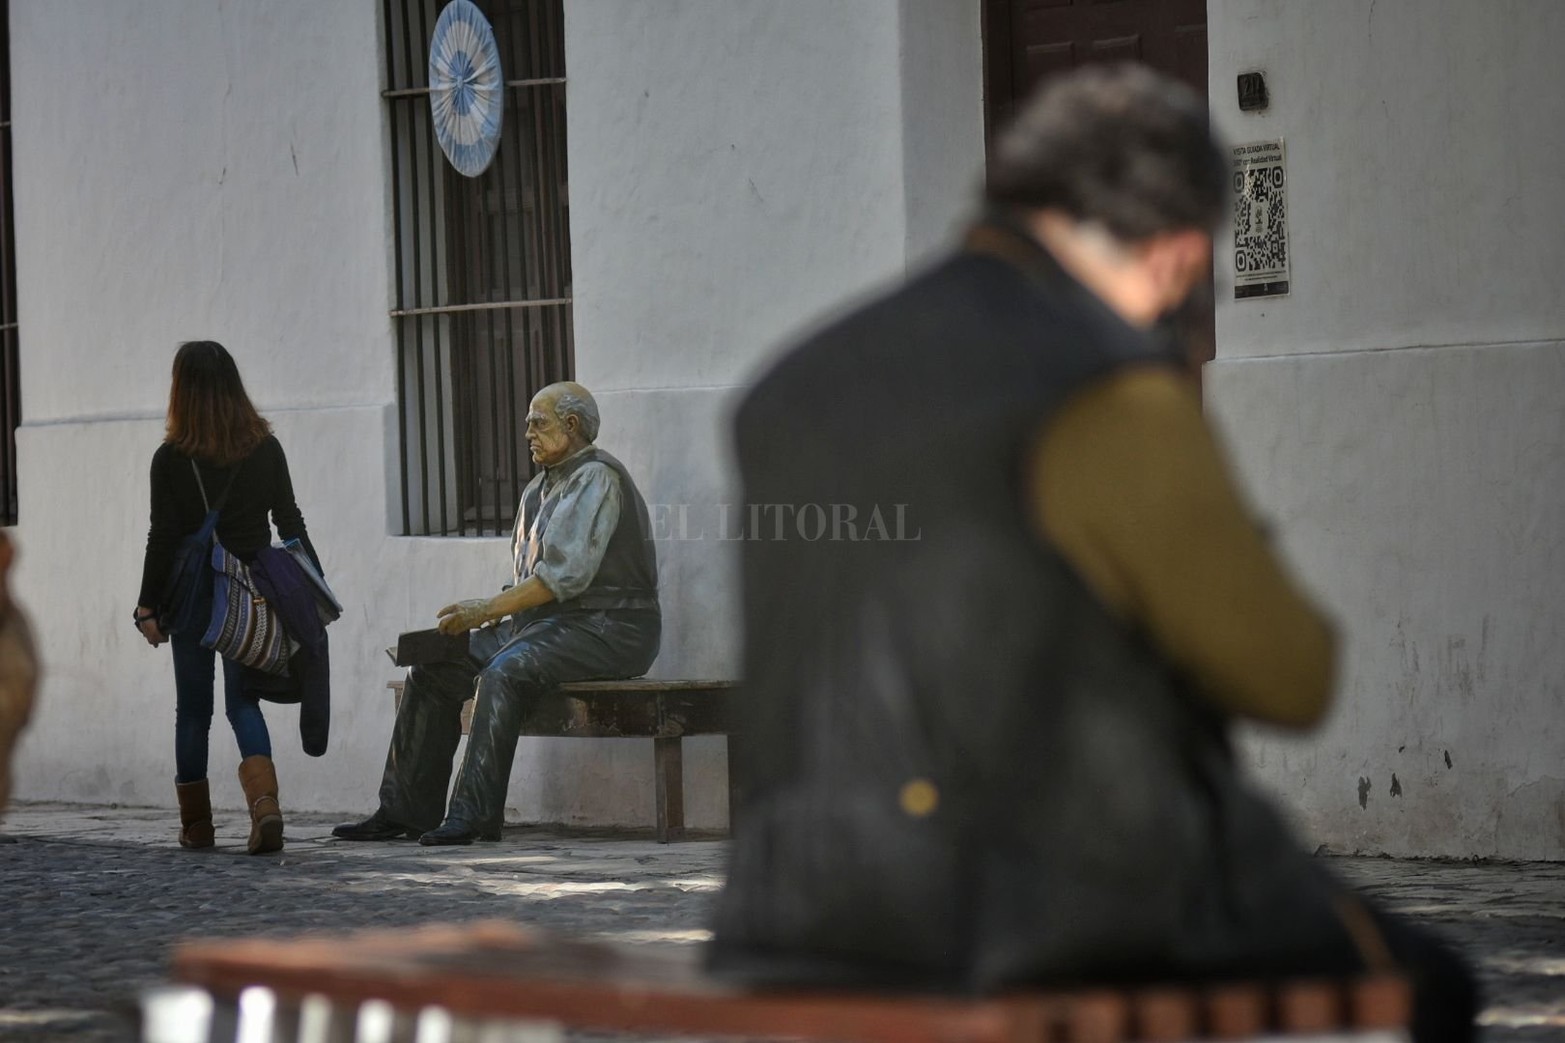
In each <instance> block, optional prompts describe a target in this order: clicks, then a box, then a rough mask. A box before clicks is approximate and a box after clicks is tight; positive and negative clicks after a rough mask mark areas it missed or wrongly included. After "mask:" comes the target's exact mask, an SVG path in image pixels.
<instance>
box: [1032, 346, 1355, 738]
mask: <svg viewBox="0 0 1565 1043" xmlns="http://www.w3.org/2000/svg"><path fill="white" fill-rule="evenodd" d="M1026 466H1027V474H1026V484H1027V499H1028V508H1029V511H1030V513H1031V515H1032V521H1033V523H1034V526H1035V528H1036V529H1037V531H1039V532H1040V534H1041V535H1042V536H1043V537H1044V538H1045V539H1046V540H1047V541H1048V542H1049V543H1050V544H1051V545H1053V546H1054V547H1055V548H1056V549H1057V550H1058V551H1059V552H1060V553H1061V554H1062V555H1063V556H1064V557H1065V559H1066V560H1067V561H1068V562H1070V564H1071V565H1073V566H1074V567H1075V568H1076V570H1077V571H1078V573H1079V574H1080V575H1081V577H1082V578H1083V580H1084V581H1085V582H1086V583H1087V585H1088V586H1089V587H1090V588H1091V589H1092V590H1093V591H1094V592H1095V593H1096V594H1097V595H1098V596H1099V597H1100V598H1101V599H1102V600H1103V601H1104V603H1105V604H1107V605H1108V607H1109V608H1110V609H1111V610H1112V611H1114V612H1116V613H1117V614H1119V615H1121V616H1122V617H1124V618H1127V619H1129V620H1130V621H1132V622H1133V623H1134V624H1135V625H1137V626H1139V627H1141V628H1142V629H1143V630H1144V631H1145V632H1147V633H1148V634H1149V635H1150V637H1151V639H1152V641H1153V642H1154V643H1155V645H1156V646H1157V647H1158V648H1160V649H1161V650H1162V651H1163V653H1164V654H1165V655H1166V656H1168V658H1169V659H1170V660H1171V661H1172V662H1173V663H1174V664H1175V665H1176V666H1178V667H1179V668H1180V669H1181V670H1182V671H1183V672H1184V673H1185V674H1186V675H1187V676H1188V677H1190V678H1191V679H1192V680H1193V681H1194V683H1195V685H1196V687H1197V688H1198V689H1199V691H1200V692H1201V693H1202V694H1204V695H1205V696H1206V697H1207V698H1209V699H1211V700H1212V701H1213V702H1214V703H1215V704H1216V705H1217V706H1219V707H1221V708H1222V709H1224V710H1226V711H1228V712H1230V713H1233V714H1237V715H1241V716H1245V717H1250V718H1255V719H1258V720H1261V721H1267V722H1271V723H1273V724H1278V725H1284V726H1289V727H1306V726H1309V725H1312V724H1314V723H1315V722H1317V721H1318V720H1319V719H1320V718H1321V716H1322V715H1323V714H1324V713H1325V711H1326V709H1327V707H1328V705H1329V703H1330V699H1331V688H1332V683H1333V676H1334V658H1335V652H1334V644H1335V642H1334V636H1333V633H1332V629H1331V627H1330V625H1329V624H1328V622H1327V620H1326V618H1325V617H1324V616H1323V615H1322V614H1321V613H1320V611H1319V610H1317V609H1316V608H1315V607H1314V605H1312V604H1311V603H1310V601H1309V599H1308V598H1307V597H1306V596H1305V595H1304V593H1303V592H1302V591H1301V590H1300V589H1299V588H1298V587H1297V586H1296V585H1295V583H1294V581H1293V579H1292V578H1291V576H1290V575H1289V574H1288V572H1287V570H1286V568H1285V567H1284V565H1283V563H1282V562H1281V561H1280V560H1279V558H1278V557H1277V555H1276V554H1275V553H1274V552H1273V550H1272V548H1271V547H1270V546H1269V545H1268V543H1267V541H1266V540H1265V539H1264V537H1263V535H1262V533H1261V530H1260V528H1259V527H1258V526H1257V525H1256V523H1255V522H1254V521H1253V520H1252V518H1251V517H1250V515H1249V512H1248V511H1247V509H1246V508H1245V506H1244V504H1243V503H1242V501H1241V499H1240V496H1239V493H1238V490H1237V489H1236V487H1235V484H1234V481H1233V479H1232V477H1231V476H1230V472H1229V469H1228V466H1227V464H1226V462H1225V460H1224V459H1223V457H1222V453H1221V451H1220V449H1219V448H1218V445H1217V442H1216V439H1215V438H1214V436H1213V432H1212V430H1211V428H1210V427H1209V426H1208V424H1207V422H1206V418H1205V417H1204V416H1203V415H1202V413H1201V407H1200V402H1199V399H1198V397H1197V395H1196V392H1195V389H1194V387H1193V386H1192V385H1191V384H1190V382H1189V381H1188V380H1187V379H1186V378H1184V377H1183V376H1181V375H1179V374H1177V373H1175V372H1174V371H1172V370H1168V369H1164V368H1161V367H1141V368H1136V369H1131V370H1126V371H1121V372H1119V373H1117V374H1114V375H1112V376H1110V377H1107V378H1105V379H1103V380H1101V381H1098V382H1097V383H1095V384H1093V385H1091V386H1089V387H1088V388H1087V389H1085V390H1084V391H1081V392H1079V393H1077V394H1076V395H1075V396H1074V397H1072V398H1071V399H1070V400H1069V401H1068V402H1067V403H1066V404H1065V405H1064V407H1063V408H1062V409H1061V410H1060V411H1059V412H1058V413H1056V414H1055V415H1054V416H1053V417H1052V418H1051V420H1050V421H1049V422H1048V423H1047V424H1046V425H1045V426H1044V428H1043V429H1042V430H1041V431H1040V432H1039V433H1038V435H1037V437H1036V439H1035V441H1034V444H1033V446H1032V451H1031V452H1030V453H1029V455H1028V459H1027V465H1026Z"/></svg>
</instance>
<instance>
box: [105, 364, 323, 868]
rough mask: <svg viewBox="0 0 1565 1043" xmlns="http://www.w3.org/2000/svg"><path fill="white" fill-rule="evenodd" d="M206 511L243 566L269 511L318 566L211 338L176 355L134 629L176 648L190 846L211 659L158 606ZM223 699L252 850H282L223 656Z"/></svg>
mask: <svg viewBox="0 0 1565 1043" xmlns="http://www.w3.org/2000/svg"><path fill="white" fill-rule="evenodd" d="M209 509H219V515H218V522H217V538H218V541H219V542H220V543H222V545H223V546H224V547H225V548H227V549H228V550H229V551H230V552H231V553H233V554H234V555H236V556H238V557H239V558H240V559H242V560H245V561H247V562H248V561H250V560H252V559H253V558H254V557H255V554H256V552H257V551H259V550H261V549H262V548H263V547H266V546H269V545H270V543H271V539H272V534H271V529H270V527H269V526H268V525H267V514H268V512H270V514H271V520H272V522H273V523H274V524H275V525H276V526H277V533H278V535H279V536H281V537H282V538H284V539H290V538H297V539H298V540H299V541H300V542H301V543H302V544H303V545H304V547H305V550H306V551H307V552H308V553H309V555H310V558H311V559H312V560H313V561H315V562H316V564H317V567H318V566H319V562H320V558H319V557H318V556H317V555H316V553H315V548H314V547H313V546H311V544H310V537H309V535H308V534H307V533H306V532H305V528H304V516H303V515H302V514H301V513H300V512H299V507H298V505H297V504H296V503H295V502H294V497H293V482H292V480H291V479H290V478H289V475H288V460H287V457H286V456H284V455H283V447H282V445H281V444H279V443H278V441H277V439H276V438H275V437H273V435H272V428H271V425H270V424H268V423H267V422H266V420H265V419H264V418H262V417H261V415H260V414H259V413H257V412H256V410H255V406H254V405H252V404H251V402H250V397H249V395H247V394H246V393H245V387H244V382H243V381H242V380H241V379H240V377H239V369H238V367H237V366H235V365H234V359H233V356H231V355H229V353H228V351H227V350H226V349H224V347H223V346H222V345H221V344H218V343H217V342H216V341H210V340H199V341H191V342H190V343H187V344H183V345H181V346H180V349H179V351H178V353H176V354H175V356H174V380H173V386H172V387H171V388H170V390H169V397H168V423H167V428H166V434H165V436H164V439H163V444H162V445H160V446H159V447H158V449H157V452H155V453H154V454H153V456H152V524H151V527H150V529H149V531H148V533H147V554H146V559H145V562H144V564H143V566H142V573H141V596H140V598H139V599H138V603H137V605H136V611H135V621H136V629H137V630H139V631H140V632H141V636H142V637H144V638H146V639H147V643H148V644H150V645H152V646H153V647H154V648H155V647H157V646H158V645H160V644H162V643H163V642H164V641H170V640H171V643H172V645H173V655H174V695H175V713H174V770H175V774H174V788H175V790H176V791H177V793H178V795H179V823H180V831H179V843H180V846H181V847H189V848H205V847H211V846H212V842H213V832H212V805H211V799H210V795H209V791H208V788H207V734H208V732H209V731H210V730H211V725H212V707H213V676H212V675H213V660H214V658H215V656H216V654H215V653H214V652H213V651H212V650H211V649H209V648H206V647H204V646H202V644H201V641H200V638H201V634H200V633H199V631H195V632H185V631H181V632H178V633H174V634H165V632H164V623H166V621H167V620H168V617H169V612H170V610H171V609H172V608H173V606H171V605H167V604H164V603H163V600H164V588H165V586H166V584H167V581H168V578H169V573H170V570H171V569H172V567H173V564H174V552H175V550H176V548H177V547H178V546H179V544H180V542H181V540H183V539H184V538H185V537H186V536H188V535H190V534H192V533H194V532H196V531H197V530H198V529H199V528H200V527H201V523H202V521H203V520H204V519H205V517H206V515H207V512H208V510H209ZM223 695H224V706H225V709H226V711H227V716H228V723H229V724H230V725H232V726H233V729H234V738H235V739H237V740H238V743H239V756H240V761H239V783H240V785H241V786H242V787H243V788H244V794H245V803H246V805H247V806H248V807H249V809H250V839H249V843H248V849H249V851H250V853H251V854H252V855H258V854H263V853H265V852H269V851H277V850H279V849H281V848H282V846H283V817H282V809H281V807H280V806H279V804H278V802H277V772H276V769H275V768H274V767H273V765H272V742H271V736H270V735H269V734H268V732H267V730H266V719H265V718H264V717H262V716H261V707H260V705H259V704H258V702H257V701H256V699H255V697H254V696H253V695H250V694H247V693H246V691H245V683H244V668H243V667H241V666H240V665H239V664H238V663H235V662H233V661H232V660H229V659H224V660H223Z"/></svg>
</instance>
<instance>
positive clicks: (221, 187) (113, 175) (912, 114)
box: [11, 0, 983, 828]
mask: <svg viewBox="0 0 1565 1043" xmlns="http://www.w3.org/2000/svg"><path fill="white" fill-rule="evenodd" d="M966 6H967V5H951V4H947V3H946V2H945V0H861V2H856V3H855V4H853V5H842V4H839V3H836V2H834V0H808V2H806V0H790V2H788V3H785V4H784V3H775V2H771V0H571V2H570V3H568V4H567V5H566V10H567V20H566V53H567V66H568V71H569V76H570V83H569V86H568V88H567V90H568V104H569V113H570V129H569V163H570V170H571V207H572V212H571V219H572V248H573V261H574V265H575V271H574V282H575V293H576V301H577V303H576V337H577V341H576V352H577V368H578V376H579V378H580V379H581V380H582V381H583V382H584V383H586V384H587V385H588V386H589V387H591V388H593V389H594V390H595V391H597V392H598V393H599V398H600V402H601V405H602V408H603V412H604V414H605V424H604V431H603V433H602V436H601V438H600V441H601V442H602V444H603V445H604V446H605V447H607V448H609V449H610V450H611V451H613V452H615V453H617V454H618V455H620V456H621V457H622V458H623V459H624V460H625V461H626V463H627V464H628V465H629V466H630V467H631V468H632V470H633V471H634V473H635V474H636V475H637V476H638V478H639V480H640V482H641V484H642V486H643V489H644V491H645V493H646V496H647V498H648V499H649V500H650V501H655V502H657V503H662V504H688V505H690V506H689V508H688V514H689V517H690V518H691V520H692V522H693V523H694V522H696V521H698V520H700V519H701V517H702V512H704V511H710V510H713V509H715V507H716V505H717V504H719V503H721V502H723V501H724V500H726V499H731V496H730V495H729V493H728V489H729V475H728V472H727V465H726V462H725V459H724V450H723V439H724V437H725V426H724V418H725V415H726V410H727V409H728V408H729V406H730V405H731V403H732V401H733V399H734V396H735V395H736V394H737V392H738V390H739V389H740V388H741V386H742V385H743V383H744V381H745V380H746V379H748V378H749V377H750V376H751V375H753V374H754V373H755V372H756V371H757V369H758V368H759V367H760V366H761V365H762V363H763V360H764V359H765V358H766V357H767V356H768V355H769V354H770V353H771V352H773V351H774V350H776V349H777V348H778V347H779V346H780V345H781V344H782V343H783V342H784V340H785V339H786V338H787V337H788V336H789V335H790V333H791V332H792V331H794V330H796V329H797V328H798V327H799V325H800V324H801V322H802V321H807V320H808V318H809V317H810V316H817V315H819V314H821V313H822V312H823V311H825V310H827V309H829V308H832V307H834V306H836V305H838V304H839V303H840V302H841V301H842V300H843V298H844V297H845V296H846V295H849V294H852V293H854V292H857V291H861V290H863V289H865V288H867V287H870V286H872V285H874V284H876V283H878V282H880V281H882V280H885V279H888V278H890V277H893V276H896V275H898V274H900V273H901V272H902V271H903V270H904V269H905V268H906V266H907V265H908V264H909V263H911V262H914V261H916V260H917V259H918V258H919V257H921V256H923V255H924V254H926V253H927V252H928V251H929V250H930V249H932V248H934V247H935V246H937V245H938V244H939V243H940V242H941V241H942V239H943V238H944V237H945V235H946V234H947V233H948V231H949V230H950V228H951V227H952V226H953V224H954V223H955V222H956V221H957V219H958V218H959V215H960V214H961V213H962V212H963V211H964V209H965V206H966V199H967V195H968V193H969V192H970V190H971V188H972V187H973V185H974V184H975V183H976V180H977V177H978V171H979V170H980V168H981V163H982V128H983V120H982V109H981V98H980V89H981V74H980V71H981V53H980V45H979V26H978V14H977V10H976V6H975V7H974V9H973V10H970V11H969V10H965V7H966ZM378 8H379V5H378V4H375V3H370V2H368V0H359V2H356V3H348V2H340V3H336V2H334V3H330V4H307V5H298V4H282V3H271V2H268V3H251V4H213V3H210V2H208V0H138V2H137V3H135V4H126V3H122V2H120V0H70V2H68V3H61V2H57V0H13V2H12V5H11V41H12V63H13V64H12V81H13V85H14V91H15V95H14V102H13V116H14V137H15V146H16V158H15V191H16V203H17V221H18V230H17V242H18V247H17V253H18V269H19V299H20V309H21V315H20V319H21V343H22V370H23V380H24V383H23V406H24V416H25V424H24V426H23V428H22V430H21V431H20V432H19V436H18V444H19V454H20V458H21V463H20V470H21V487H22V492H21V496H22V507H21V512H22V520H21V524H20V526H19V527H18V529H17V532H16V534H15V535H16V540H17V542H18V544H19V546H20V548H21V552H22V557H21V561H20V564H19V567H18V576H17V588H18V591H19V595H20V597H21V598H23V599H24V600H25V601H26V603H27V604H28V605H29V607H30V608H31V609H32V612H33V614H34V616H35V617H36V618H37V620H38V621H39V623H40V624H41V627H40V629H41V630H42V631H43V653H44V657H45V660H46V663H47V668H48V678H47V681H46V683H45V687H44V690H43V693H42V699H41V702H40V706H39V715H38V718H37V720H36V722H35V724H34V726H33V728H32V729H31V731H30V732H29V733H28V735H27V738H26V741H25V745H24V747H23V750H22V755H21V759H20V763H19V766H18V779H17V782H18V790H17V795H18V797H19V798H21V799H67V800H82V801H115V802H121V803H128V804H160V805H169V804H172V798H173V787H172V785H171V782H172V774H173V754H172V746H173V742H172V730H173V729H172V723H173V691H172V688H173V685H172V673H171V669H170V667H169V662H168V656H167V649H166V648H165V649H163V650H159V651H156V652H154V651H153V650H151V649H149V648H147V647H146V645H145V643H144V642H142V641H141V639H140V638H139V637H138V636H137V634H136V633H135V632H134V631H133V630H132V629H131V627H130V626H129V625H128V623H127V621H128V619H129V611H130V607H131V603H132V599H133V597H134V594H135V591H136V588H137V585H138V582H139V578H140V567H141V557H142V549H143V545H144V540H145V532H146V528H145V526H146V517H147V477H146V472H147V463H148V461H149V459H150V456H151V453H152V451H153V449H154V448H155V447H156V445H157V443H158V441H159V439H160V437H161V418H162V411H163V407H164V404H165V400H166V395H167V388H168V373H169V364H170V361H171V359H172V354H173V350H174V347H175V345H176V344H177V343H178V342H179V341H181V340H185V339H191V338H203V337H210V338H214V339H217V340H220V341H222V342H224V343H225V344H227V345H228V346H229V348H230V349H231V350H232V351H233V352H234V353H235V356H236V358H237V359H238V361H239V364H240V367H241V371H242V372H243V373H244V375H245V378H246V382H247V384H248V386H249V389H250V391H251V394H252V396H253V397H254V398H255V400H256V402H257V404H258V405H259V406H260V407H261V409H262V411H263V412H264V413H266V414H267V415H268V416H269V417H270V418H271V419H272V421H273V422H274V425H275V426H276V429H277V432H278V435H279V437H280V438H281V440H282V442H283V444H284V446H285V447H286V448H287V450H288V452H289V457H290V462H291V465H292V470H293V477H294V485H295V489H296V491H297V493H298V498H299V502H300V505H301V507H302V508H303V510H304V512H305V515H306V518H307V520H308V522H309V525H310V530H311V534H312V536H313V538H314V540H315V542H316V544H317V546H318V547H319V548H320V550H321V553H322V556H323V558H324V560H325V564H326V567H327V569H328V573H329V578H330V579H331V581H332V583H333V586H334V587H335V588H336V589H337V591H338V593H339V594H340V595H341V596H342V598H343V600H344V602H345V604H346V606H347V613H346V615H345V616H344V618H343V619H342V620H341V621H339V622H338V623H336V624H334V626H333V627H332V630H331V639H332V648H333V663H332V678H333V686H334V693H333V694H334V712H333V721H332V729H333V730H332V748H331V751H330V752H329V753H328V754H327V756H326V757H324V758H321V759H311V758H307V757H305V756H303V754H302V753H301V752H300V751H299V749H298V742H297V738H296V733H297V715H296V712H295V711H294V710H292V709H291V708H286V707H272V708H269V709H268V720H269V721H270V722H271V723H272V731H273V742H274V746H275V748H276V759H277V762H278V768H279V774H280V776H281V779H282V793H283V802H284V805H285V807H289V806H291V807H295V808H310V809H328V810H343V811H349V810H356V811H361V812H362V811H367V810H369V809H370V808H371V807H373V803H374V793H375V788H376V785H377V782H378V778H379V772H380V766H381V763H382V760H383V757H384V753H385V747H386V740H387V737H388V736H389V734H390V729H391V719H392V718H391V707H390V702H389V698H388V696H387V695H386V693H385V691H384V688H383V686H384V684H385V682H386V680H388V679H389V678H390V677H391V676H392V675H393V673H394V671H393V670H392V669H391V668H390V666H389V664H388V663H387V662H386V660H385V658H384V655H383V653H382V652H381V651H380V649H381V648H383V647H384V646H385V645H386V644H387V643H389V641H390V639H391V638H392V637H393V636H394V635H395V634H396V633H397V632H398V631H400V630H405V629H411V628H413V627H415V626H423V625H427V624H428V622H429V620H430V617H431V616H432V614H433V610H434V609H435V608H437V607H439V606H440V605H442V604H444V603H446V602H447V601H450V600H453V599H455V598H457V597H461V596H472V595H474V594H478V593H485V592H488V591H491V590H493V589H494V587H495V586H496V584H497V583H498V582H499V580H500V577H501V573H502V572H503V571H504V566H505V561H506V555H507V551H506V545H505V541H503V540H495V539H483V540H451V539H410V538H404V537H396V536H391V535H389V533H391V532H393V531H395V527H396V524H397V523H396V521H395V520H394V518H395V516H396V507H395V505H396V503H397V502H398V500H397V497H398V490H397V487H396V481H397V478H396V431H395V414H394V398H395V388H394V380H395V370H394V364H393V360H394V341H393V334H392V329H391V325H390V320H389V319H388V318H387V310H388V307H389V302H390V297H391V294H390V280H391V276H390V235H391V228H390V221H389V214H388V203H387V184H386V181H387V176H388V175H387V170H388V163H387V154H386V145H385V140H384V131H383V112H382V105H383V102H382V101H381V99H380V97H379V90H380V87H381V83H380V76H381V65H382V63H381V57H380V55H381V44H380V41H379V38H378V36H379V32H380V30H379V26H378ZM687 534H693V530H691V531H690V532H689V533H687ZM670 535H673V533H672V532H670ZM727 550H728V549H727V548H725V547H724V546H723V545H721V544H719V543H717V542H715V541H714V540H711V539H707V540H685V541H677V540H672V539H670V540H666V541H664V542H663V543H661V544H660V553H661V558H662V566H663V589H664V603H665V611H666V625H665V638H664V651H663V655H662V657H661V658H660V659H659V661H658V663H657V665H656V667H655V670H654V672H655V673H656V674H659V675H661V676H720V675H725V674H730V673H732V672H733V669H734V646H735V639H736V633H735V621H734V617H733V607H734V589H733V579H732V575H731V570H730V559H729V555H728V553H727ZM650 747H651V744H650V743H647V742H645V741H638V740H618V741H607V740H606V741H598V742H590V743H587V742H580V741H571V740H523V742H522V745H521V748H520V750H519V752H518V765H517V768H516V771H515V773H514V774H513V779H512V785H511V790H510V807H509V809H508V814H509V817H511V818H512V819H520V820H526V821H576V822H593V823H637V824H645V823H648V822H650V820H651V817H652V808H653V794H652V790H651V786H650V779H651V748H650ZM687 747H689V748H688V749H687V753H686V813H687V822H689V823H690V824H691V825H693V826H695V827H698V828H701V827H704V828H714V827H722V826H724V825H725V824H726V817H727V809H726V790H725V788H724V786H723V781H722V775H721V770H722V768H723V766H724V765H723V760H722V744H721V741H720V740H717V741H703V740H696V741H692V742H691V743H688V744H687ZM236 760H237V755H236V753H235V751H234V748H233V743H232V739H231V738H230V735H229V732H228V729H227V726H226V724H225V723H224V721H223V720H222V717H221V710H219V713H218V716H217V718H216V720H215V721H214V724H213V743H212V779H213V786H214V799H216V800H217V801H219V802H220V803H223V804H225V805H227V806H238V804H239V803H240V799H239V791H238V786H237V783H236V782H235V781H234V779H233V770H232V769H233V765H234V762H235V761H236Z"/></svg>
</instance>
